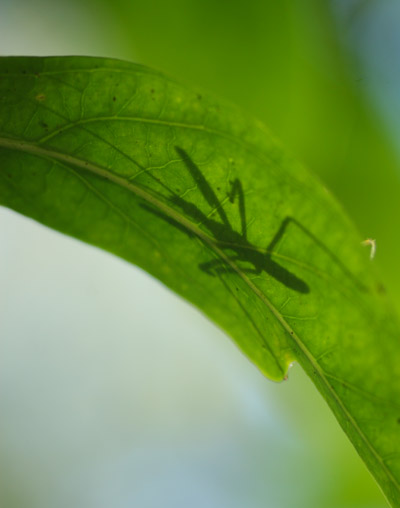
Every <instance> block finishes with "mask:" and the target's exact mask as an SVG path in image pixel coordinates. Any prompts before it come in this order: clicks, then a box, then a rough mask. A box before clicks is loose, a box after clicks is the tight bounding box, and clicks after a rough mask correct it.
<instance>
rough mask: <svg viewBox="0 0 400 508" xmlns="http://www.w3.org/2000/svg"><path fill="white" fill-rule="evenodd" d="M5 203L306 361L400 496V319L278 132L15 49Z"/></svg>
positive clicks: (211, 106)
mask: <svg viewBox="0 0 400 508" xmlns="http://www.w3.org/2000/svg"><path fill="white" fill-rule="evenodd" d="M332 142H334V141H332ZM0 204H2V205H4V206H7V207H9V208H12V209H14V210H16V211H18V212H20V213H22V214H24V215H27V216H29V217H32V218H34V219H36V220H38V221H40V222H42V223H43V224H46V225H47V226H50V227H52V228H55V229H57V230H59V231H61V232H63V233H66V234H68V235H71V236H74V237H76V238H79V239H81V240H83V241H86V242H88V243H90V244H93V245H96V246H98V247H101V248H103V249H106V250H108V251H110V252H112V253H114V254H116V255H118V256H120V257H122V258H124V259H126V260H127V261H130V262H132V263H134V264H136V265H138V266H140V267H142V268H143V269H144V270H146V271H148V272H149V273H151V274H152V275H154V276H155V277H157V278H158V279H160V280H161V281H162V282H163V283H164V284H166V285H167V286H168V287H170V288H171V289H173V290H174V291H176V292H177V293H178V294H180V295H182V296H183V297H184V298H186V299H187V300H189V301H191V302H192V303H193V304H195V305H196V306H197V307H199V308H200V309H201V310H202V311H203V312H204V313H205V314H207V315H208V316H209V317H210V318H211V319H212V320H213V321H214V322H216V323H217V324H218V325H219V326H221V327H222V328H224V329H225V330H226V331H227V333H228V334H229V335H230V336H231V337H232V338H233V339H234V341H235V342H236V344H237V345H238V346H239V348H240V349H241V350H242V351H243V352H244V353H245V354H246V355H247V356H248V357H249V358H250V359H251V360H252V361H253V362H254V363H255V364H256V365H257V366H258V367H259V368H260V369H261V371H262V372H263V373H264V374H265V375H266V376H267V377H269V378H270V379H273V380H275V381H280V380H282V379H284V378H285V377H286V375H287V370H288V367H289V365H290V363H291V362H293V361H298V362H299V363H300V364H301V365H302V366H303V368H304V369H305V371H306V372H307V374H308V375H309V376H310V377H311V378H312V379H313V381H314V383H315V384H316V386H317V388H318V389H319V391H320V392H321V394H322V395H323V396H324V398H325V399H326V401H327V402H328V404H329V405H330V407H331V409H332V410H333V412H334V414H335V415H336V417H337V419H338V421H339V422H340V424H341V426H342V427H343V429H344V431H345V432H346V433H347V434H348V436H349V438H350V439H351V441H352V442H353V444H354V446H355V447H356V449H357V450H358V452H359V454H360V455H361V457H362V458H363V460H364V461H365V463H366V464H367V466H368V468H369V469H370V471H371V472H372V474H373V475H374V476H375V478H376V479H377V481H378V483H379V484H380V486H381V487H382V490H383V491H384V493H385V495H386V496H387V498H388V499H389V500H390V502H391V503H392V504H393V506H400V337H399V328H398V324H397V321H396V319H395V317H394V316H393V313H392V311H391V309H390V308H389V306H388V304H387V302H386V297H385V294H384V293H385V291H384V288H383V286H382V285H381V284H380V283H379V282H377V279H376V276H375V274H374V270H373V263H371V261H370V259H369V252H368V250H367V249H365V248H363V247H362V246H361V240H362V239H361V238H360V237H359V236H358V234H357V232H356V231H355V230H354V228H353V226H352V224H351V223H350V222H349V220H348V219H347V218H346V216H345V215H344V213H343V211H342V210H341V208H340V206H338V204H337V203H336V202H335V200H334V199H333V198H332V197H331V196H330V194H329V193H328V192H327V191H326V189H325V188H324V187H323V186H322V184H321V183H320V182H318V181H317V180H316V179H315V178H313V177H312V176H310V175H309V174H308V172H307V171H306V170H305V169H304V168H303V167H302V166H301V165H300V164H298V163H297V162H296V161H294V160H293V159H292V158H291V157H290V156H289V155H288V154H287V153H286V152H285V151H284V150H283V149H282V147H281V146H280V145H279V143H278V142H277V141H276V140H275V139H274V138H273V136H272V135H271V134H270V133H269V131H268V130H267V129H266V128H265V127H264V126H262V125H261V124H259V123H257V122H256V121H254V120H251V119H248V118H246V117H245V115H243V114H242V113H241V112H240V111H238V110H237V109H235V108H234V107H232V106H231V105H226V104H221V103H220V102H219V101H216V100H214V99H213V98H210V97H209V96H205V95H204V94H201V93H198V92H196V91H193V90H189V89H187V88H185V87H183V86H181V85H180V84H178V83H176V82H175V81H173V80H172V79H169V78H166V77H165V76H163V75H161V74H159V73H157V72H154V71H151V70H149V69H146V68H144V67H141V66H138V65H133V64H130V63H126V62H121V61H115V60H106V59H93V58H85V57H62V58H2V59H0Z"/></svg>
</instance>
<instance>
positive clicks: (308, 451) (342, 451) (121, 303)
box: [0, 0, 378, 508]
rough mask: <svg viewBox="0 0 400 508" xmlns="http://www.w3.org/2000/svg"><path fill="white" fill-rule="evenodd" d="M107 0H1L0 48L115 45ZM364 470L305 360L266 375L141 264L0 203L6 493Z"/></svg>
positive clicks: (158, 486) (217, 483)
mask: <svg viewBox="0 0 400 508" xmlns="http://www.w3.org/2000/svg"><path fill="white" fill-rule="evenodd" d="M57 5H60V7H59V8H57V7H56V6H57ZM111 12H112V11H111V10H110V12H105V11H104V12H103V11H101V10H100V11H99V12H95V13H94V11H93V10H89V9H86V8H85V7H84V6H82V5H80V4H79V3H75V2H59V4H58V2H52V3H51V2H44V1H36V0H34V1H28V0H25V1H18V0H17V1H11V0H0V54H1V55H16V54H24V55H46V54H47V55H54V54H86V55H102V56H114V57H120V58H123V57H124V49H123V48H124V41H123V35H120V34H119V31H118V26H117V21H116V20H113V18H112V14H111ZM111 41H112V44H111ZM343 457H345V461H344V462H343ZM349 471H352V472H351V474H350V473H349V475H348V472H349ZM354 471H355V473H354ZM304 473H306V474H304ZM367 475H368V474H367V473H366V472H365V471H364V466H363V465H362V464H361V462H360V461H359V459H358V458H357V457H356V454H355V453H354V451H353V450H352V449H351V446H350V445H349V444H348V442H347V439H346V438H345V437H344V435H343V434H342V432H341V430H340V429H339V427H338V425H337V424H336V422H335V421H334V420H333V417H332V416H331V415H330V412H329V411H328V409H327V408H326V407H325V403H324V402H323V401H322V399H321V400H320V396H319V395H318V393H317V392H316V390H315V389H314V388H313V387H312V386H311V384H310V383H309V382H308V381H307V380H306V379H305V377H304V375H303V374H302V372H301V370H300V368H298V367H295V368H294V369H293V370H292V371H291V374H290V379H289V381H287V382H285V383H282V384H280V385H275V384H273V383H271V382H269V381H267V380H265V379H264V378H263V377H262V375H261V374H260V373H259V372H258V371H257V370H256V368H255V367H254V366H253V365H251V364H250V362H249V361H248V360H247V359H246V358H244V357H243V356H242V354H241V353H239V351H238V350H237V349H236V347H235V346H234V345H233V343H232V342H231V341H230V340H229V338H227V337H226V336H225V335H224V334H223V333H222V332H221V331H219V330H218V329H217V328H216V327H215V326H213V325H212V324H211V323H210V322H208V321H207V320H206V319H205V318H204V317H203V316H202V315H201V314H200V313H199V312H198V311H197V310H195V309H193V308H192V307H191V306H189V305H188V304H186V303H185V302H183V301H182V300H180V299H179V298H178V297H176V296H175V295H173V294H172V293H171V292H170V291H168V290H167V289H165V288H164V287H163V286H162V285H161V284H160V283H158V282H157V281H155V280H153V279H152V278H150V277H149V276H147V275H146V274H144V273H143V272H142V271H140V270H138V269H137V268H135V267H133V266H131V265H128V264H127V263H125V262H123V261H121V260H119V259H117V258H115V257H113V256H111V255H109V254H107V253H105V252H102V251H100V250H97V249H95V248H92V247H90V246H87V245H84V244H82V243H80V242H78V241H75V240H73V239H71V238H67V237H65V236H62V235H60V234H58V233H56V232H54V231H50V230H48V229H47V228H45V227H43V226H41V225H39V224H36V223H34V222H33V221H31V220H29V219H26V218H24V217H21V216H19V215H17V214H15V213H14V212H11V211H9V210H6V209H1V208H0V506H1V508H11V507H12V508H25V507H29V508H67V507H68V508H70V507H76V508H80V507H82V508H83V507H84V508H109V507H113V508H134V507H137V508H187V507H190V508H203V507H204V508H243V507H248V508H261V507H262V508H265V507H271V508H286V507H290V506H296V507H299V506H308V507H311V506H325V507H327V505H326V504H324V500H325V501H326V500H327V499H332V504H331V505H329V506H332V507H333V506H339V505H337V504H335V496H338V497H340V492H338V489H339V491H340V489H344V490H346V489H351V488H352V487H351V485H352V484H353V483H354V482H355V481H361V482H362V481H363V480H364V478H365V477H366V476H367ZM347 477H348V479H346V478H347ZM336 480H337V481H336ZM346 482H348V483H346ZM289 485H290V487H289ZM350 497H351V496H350ZM321 503H322V504H321ZM374 506H378V505H374Z"/></svg>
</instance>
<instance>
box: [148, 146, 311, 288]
mask: <svg viewBox="0 0 400 508" xmlns="http://www.w3.org/2000/svg"><path fill="white" fill-rule="evenodd" d="M175 150H176V151H177V153H178V155H179V156H180V157H181V158H182V160H183V162H184V163H185V166H186V168H187V170H188V171H189V173H190V174H191V176H192V178H193V180H194V181H195V183H196V184H197V187H198V189H199V191H200V192H201V194H202V195H203V197H204V199H205V200H206V201H207V203H208V204H209V205H210V207H212V209H213V210H215V213H216V214H218V216H219V219H220V221H217V220H215V219H213V218H211V217H210V216H207V215H206V214H205V213H204V212H202V211H201V210H200V209H199V208H198V207H197V206H196V205H195V204H193V203H190V202H189V201H186V200H184V199H183V198H182V197H180V196H179V195H178V194H176V193H175V192H174V191H173V190H172V189H170V188H169V187H167V186H166V185H165V184H163V183H161V182H160V181H159V180H158V179H157V182H158V183H159V184H161V185H162V186H163V187H164V188H166V189H167V190H168V191H169V192H170V202H171V203H173V204H174V205H175V206H177V207H178V208H180V209H181V210H182V212H183V213H184V214H185V216H187V217H190V218H191V219H192V220H194V221H196V222H197V225H198V226H200V225H201V226H203V227H204V228H205V229H207V230H208V231H209V232H210V234H211V235H212V236H213V238H214V240H215V245H216V246H217V247H218V248H219V249H221V250H223V251H226V252H227V253H228V257H229V260H230V261H233V262H235V263H236V262H245V263H246V265H250V267H249V266H246V268H240V270H241V271H242V272H245V273H254V274H260V273H262V272H263V271H265V272H266V273H268V274H269V275H271V276H272V277H273V278H275V279H276V280H277V281H279V282H281V283H282V284H284V285H285V286H286V287H288V288H290V289H293V290H295V291H298V292H299V293H309V291H310V288H309V286H308V285H307V284H306V282H304V281H303V280H301V279H300V278H299V277H297V276H296V275H294V274H293V273H292V272H290V271H289V270H287V269H286V268H284V267H283V266H281V265H279V264H278V263H276V262H275V261H274V260H273V259H272V258H271V254H272V252H273V249H274V247H275V246H276V245H277V243H278V242H279V240H280V239H281V238H282V236H283V235H284V233H285V230H286V227H287V226H288V224H289V223H290V222H291V221H292V220H293V219H291V218H289V217H287V218H286V219H284V220H283V222H282V224H281V226H280V228H279V230H278V231H277V233H276V234H275V236H274V238H273V239H272V241H271V242H270V244H269V245H268V247H267V248H266V249H264V250H261V249H259V248H258V247H256V246H255V245H253V244H251V243H250V242H249V241H248V239H247V232H246V208H245V198H244V193H243V188H242V184H241V182H240V180H239V179H238V178H236V179H235V180H233V181H232V182H231V189H230V192H229V194H228V198H229V201H230V202H231V203H234V202H235V199H236V198H237V199H238V206H239V214H240V222H241V232H240V233H239V232H237V231H235V230H234V229H233V227H232V225H231V223H230V222H229V219H228V217H227V215H226V212H225V210H224V209H223V207H222V203H221V202H220V200H219V199H218V197H217V195H216V194H215V192H214V190H213V189H212V188H211V186H210V185H209V183H208V182H207V180H206V178H205V177H204V175H203V174H202V173H201V171H200V169H199V167H198V166H197V165H196V164H195V163H194V162H193V160H192V159H191V158H190V157H189V155H188V154H187V152H186V151H185V150H183V149H182V148H180V147H175ZM142 206H143V207H144V208H146V209H147V210H148V211H150V212H152V213H153V214H155V215H157V216H159V217H160V218H162V219H163V220H165V221H167V222H168V223H169V224H171V225H173V226H174V227H176V228H178V229H180V230H181V231H183V232H185V233H186V234H188V235H189V236H191V237H192V236H194V233H193V232H192V231H188V230H187V228H185V227H184V226H183V225H182V224H179V223H178V222H177V221H175V220H174V219H172V218H171V217H169V216H168V215H167V214H165V213H163V212H161V211H159V210H156V209H154V208H153V207H150V206H148V205H142ZM199 268H200V269H201V270H203V271H204V272H206V273H207V274H209V275H210V276H214V275H215V274H217V273H227V272H232V273H234V272H236V271H235V270H234V269H233V268H232V267H230V266H229V265H227V263H226V261H225V260H224V259H212V260H210V261H207V262H205V263H200V264H199Z"/></svg>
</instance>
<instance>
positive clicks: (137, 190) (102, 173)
mask: <svg viewBox="0 0 400 508" xmlns="http://www.w3.org/2000/svg"><path fill="white" fill-rule="evenodd" d="M0 147H3V148H6V149H9V150H14V151H18V152H23V153H29V154H31V155H34V156H37V157H39V158H45V159H53V160H57V161H59V162H61V163H62V164H65V165H72V166H75V167H77V168H79V169H81V170H83V171H86V172H91V173H93V174H95V175H97V176H99V177H102V178H105V179H106V180H108V181H110V182H112V183H114V184H116V185H118V186H120V187H122V188H124V189H126V190H128V191H130V192H132V193H133V194H135V195H136V196H138V197H139V198H141V199H143V200H144V201H146V202H148V203H149V204H151V205H153V206H155V207H156V208H158V209H159V210H161V211H162V212H163V213H165V214H166V215H168V216H169V217H171V218H172V219H173V220H175V221H177V222H178V223H179V224H181V225H182V226H183V227H185V228H187V229H188V230H189V231H190V232H192V233H193V234H195V235H196V236H197V237H198V238H200V239H201V240H202V241H203V242H204V243H206V244H207V245H208V246H209V247H210V248H211V249H212V250H213V251H214V252H215V253H216V254H217V255H218V256H220V258H221V259H223V260H224V262H226V263H227V264H228V265H229V266H230V267H231V268H232V269H233V270H234V271H235V272H236V273H237V274H238V275H239V277H240V278H241V279H242V280H243V281H244V282H245V283H246V284H247V286H248V287H249V288H250V289H251V290H252V292H253V293H254V294H255V295H256V296H257V298H259V299H260V300H261V301H262V302H263V303H264V305H265V306H266V307H267V308H268V309H269V310H270V312H272V314H273V315H274V316H275V318H276V319H277V320H278V321H279V322H280V324H281V325H282V326H283V328H284V329H285V330H286V331H287V332H288V334H289V338H290V339H292V340H293V341H294V343H295V344H296V346H297V347H298V348H299V349H300V350H301V352H302V353H303V355H304V356H305V358H306V359H307V360H308V362H309V363H310V365H311V367H312V370H313V372H314V374H315V375H316V376H318V377H319V378H320V381H322V384H323V385H324V386H325V387H326V388H327V391H328V392H329V394H330V395H331V396H332V399H333V400H334V401H335V402H336V404H337V405H338V407H339V408H340V409H341V410H342V412H343V414H344V416H345V417H347V419H348V421H349V422H350V423H351V425H352V426H353V428H354V430H355V431H356V433H357V434H358V435H359V436H360V438H361V439H362V441H363V442H364V443H365V445H366V446H367V448H368V449H369V450H370V452H371V453H372V455H373V456H374V457H375V459H376V460H377V461H378V463H379V464H380V465H381V468H382V469H383V471H384V472H385V474H386V475H387V477H388V478H389V479H390V481H391V482H392V484H393V485H394V486H395V488H396V489H397V491H398V492H399V493H400V484H399V482H398V481H397V479H396V478H395V477H394V476H393V475H392V473H391V471H390V469H388V467H387V466H386V464H385V463H384V461H383V460H382V458H381V456H380V455H379V453H378V452H377V451H376V449H375V448H374V446H373V445H372V444H371V442H370V441H369V439H368V438H367V436H366V435H365V434H364V433H363V432H362V430H361V429H360V427H359V426H358V424H357V422H356V421H355V420H354V418H353V416H352V415H351V413H350V412H349V411H348V409H347V408H346V406H345V405H344V403H343V402H342V400H341V399H340V398H339V396H338V395H337V393H336V392H335V391H334V389H333V387H332V386H331V385H330V383H329V382H328V379H327V377H328V376H329V374H325V372H324V371H323V369H322V368H321V367H320V365H319V364H318V362H317V360H316V359H315V357H314V356H313V355H312V353H311V352H310V351H309V349H308V348H307V347H306V345H305V344H304V342H303V341H302V340H301V339H300V337H299V336H298V335H297V334H296V332H295V331H294V330H293V328H292V327H291V326H290V325H289V323H288V322H287V321H286V320H285V318H284V317H283V316H282V314H280V312H279V311H278V309H277V308H276V307H275V306H274V305H273V304H272V302H271V301H270V300H269V299H268V297H267V296H266V295H265V294H264V293H263V292H262V291H260V289H259V288H258V287H257V286H256V285H255V284H254V283H253V282H252V281H251V280H250V279H249V278H248V277H247V276H246V274H245V273H244V272H242V270H240V267H239V266H238V265H237V264H236V263H234V262H233V261H232V260H231V259H229V257H228V256H226V254H225V253H224V252H223V251H222V250H221V249H219V248H218V246H217V245H216V244H215V242H214V241H213V239H212V238H210V237H209V236H208V235H207V234H205V233H204V232H203V231H202V230H201V229H200V228H198V227H197V226H196V225H195V224H193V223H192V222H190V221H189V220H187V219H186V217H184V216H183V215H181V214H180V213H178V212H177V211H176V210H174V209H173V208H171V207H169V206H168V205H167V204H165V203H164V202H162V201H160V200H159V199H157V198H156V197H155V196H154V195H153V194H151V193H150V192H148V191H146V190H144V189H143V188H141V187H139V186H137V185H135V184H134V183H132V182H129V181H127V180H125V179H124V178H121V177H120V176H117V175H115V174H113V173H112V172H110V171H109V170H107V169H105V168H103V167H101V166H98V165H96V164H93V163H91V162H89V161H85V160H83V159H79V158H77V157H73V156H71V155H69V154H66V153H64V152H59V151H54V150H50V149H47V148H43V147H41V146H38V145H36V144H33V143H27V142H25V141H23V140H18V139H10V138H4V137H0ZM266 345H267V346H268V344H266ZM268 349H269V346H268ZM270 351H271V350H270ZM271 354H272V355H273V357H274V358H275V361H276V363H277V365H278V366H279V367H280V365H279V362H278V361H277V359H276V356H275V355H274V354H273V353H272V351H271ZM283 374H284V373H283Z"/></svg>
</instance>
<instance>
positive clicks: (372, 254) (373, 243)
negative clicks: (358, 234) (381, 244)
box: [361, 238, 376, 259]
mask: <svg viewBox="0 0 400 508" xmlns="http://www.w3.org/2000/svg"><path fill="white" fill-rule="evenodd" d="M361 245H364V246H367V245H370V246H371V252H370V255H369V257H370V259H374V257H375V253H376V240H373V239H372V238H367V239H366V240H364V241H363V242H361Z"/></svg>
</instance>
